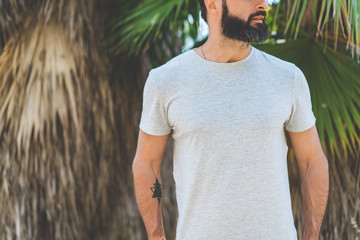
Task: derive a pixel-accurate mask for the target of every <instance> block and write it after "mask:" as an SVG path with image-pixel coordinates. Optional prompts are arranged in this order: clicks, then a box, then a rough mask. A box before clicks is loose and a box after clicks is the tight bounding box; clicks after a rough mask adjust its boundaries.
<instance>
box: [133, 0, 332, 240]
mask: <svg viewBox="0 0 360 240" xmlns="http://www.w3.org/2000/svg"><path fill="white" fill-rule="evenodd" d="M200 4H201V5H202V16H203V18H204V19H205V20H206V21H207V23H208V25H209V29H210V32H209V37H208V40H207V41H206V43H205V44H204V45H203V46H201V47H200V48H197V49H195V50H189V51H187V52H185V53H183V54H181V55H179V56H177V57H175V58H173V59H172V60H171V61H169V62H168V63H166V64H165V65H163V66H161V67H159V68H156V69H153V70H152V71H151V72H150V74H149V77H148V79H147V81H146V84H145V87H144V98H143V112H142V115H141V121H140V133H139V139H138V147H137V151H136V155H135V159H134V163H133V172H134V181H135V192H136V199H137V203H138V206H139V209H140V212H141V215H142V217H143V219H144V222H145V226H146V229H147V233H148V236H149V239H150V240H152V239H165V234H164V230H163V222H162V216H161V210H160V206H161V205H160V201H161V179H160V166H161V159H162V156H163V153H164V149H165V146H166V143H167V140H168V137H169V135H170V134H171V136H172V137H173V139H174V172H173V175H174V179H175V184H176V197H177V203H178V211H179V218H178V225H177V232H176V239H177V240H183V239H185V240H196V239H206V240H211V239H216V240H218V239H219V240H222V239H227V240H229V239H244V240H245V239H246V240H255V239H256V240H258V239H266V240H275V239H276V240H293V239H297V231H296V229H295V227H294V222H293V215H292V210H291V200H290V192H289V182H288V173H287V161H286V157H287V152H288V146H287V145H286V138H285V133H287V134H289V137H290V141H291V145H292V147H293V149H294V152H295V156H296V159H297V163H298V166H299V169H300V174H301V185H302V194H303V199H304V201H303V220H304V229H303V233H302V234H303V239H305V240H310V239H311V240H313V239H318V238H319V231H320V227H321V223H322V219H323V215H324V212H325V208H326V203H327V197H328V185H329V176H328V165H327V159H326V157H325V155H324V153H323V151H322V149H321V145H320V142H319V138H318V133H317V130H316V126H315V117H314V115H313V112H312V106H311V100H310V92H309V88H308V85H307V82H306V79H305V77H304V75H303V74H302V72H301V70H300V69H299V68H297V67H296V66H295V65H294V64H292V63H289V62H285V61H282V60H280V59H278V58H276V57H273V56H271V55H268V54H266V53H264V52H262V51H260V50H258V49H256V48H254V47H252V46H251V45H250V44H249V43H250V42H262V41H264V40H265V39H266V37H267V35H268V32H267V31H268V30H267V26H266V24H265V23H264V19H265V16H266V13H265V10H266V9H267V8H268V5H267V3H266V2H265V1H263V0H202V1H200Z"/></svg>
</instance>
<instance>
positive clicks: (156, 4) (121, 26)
mask: <svg viewBox="0 0 360 240" xmlns="http://www.w3.org/2000/svg"><path fill="white" fill-rule="evenodd" d="M199 10H200V9H199V6H198V3H197V1H194V0H143V1H141V2H140V3H139V4H138V5H137V6H136V7H134V8H130V10H129V11H128V12H126V13H124V14H119V17H118V18H117V19H114V20H113V21H112V23H111V26H110V27H111V31H112V34H111V36H110V37H109V38H108V41H107V43H108V44H109V45H110V46H111V50H113V51H114V52H116V53H120V52H127V53H130V54H131V53H135V54H138V53H140V52H141V51H142V50H147V49H149V47H150V46H151V44H153V43H154V42H156V41H159V40H161V39H163V40H165V41H166V42H167V43H168V44H171V38H172V36H177V35H179V31H180V32H181V31H183V29H184V23H185V22H189V23H190V24H189V25H188V26H190V27H191V30H190V31H191V32H192V33H193V37H194V38H195V37H196V33H197V28H198V22H199ZM189 15H191V18H189ZM189 19H192V20H191V21H190V20H189Z"/></svg>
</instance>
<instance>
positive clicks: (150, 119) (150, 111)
mask: <svg viewBox="0 0 360 240" xmlns="http://www.w3.org/2000/svg"><path fill="white" fill-rule="evenodd" d="M162 97H163V96H162V94H161V93H160V92H159V88H158V86H157V81H156V79H155V78H154V76H153V74H152V73H151V71H150V73H149V76H148V78H147V80H146V82H145V86H144V91H143V105H142V112H141V119H140V125H139V127H140V129H141V130H143V131H144V132H146V133H148V134H151V135H158V136H160V135H167V134H169V133H170V132H171V126H170V124H169V123H168V120H167V112H166V108H165V106H164V103H163V99H162Z"/></svg>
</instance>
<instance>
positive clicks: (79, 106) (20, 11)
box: [0, 0, 123, 239]
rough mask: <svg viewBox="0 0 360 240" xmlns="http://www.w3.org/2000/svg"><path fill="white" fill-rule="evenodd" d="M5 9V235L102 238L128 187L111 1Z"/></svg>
mask: <svg viewBox="0 0 360 240" xmlns="http://www.w3.org/2000/svg"><path fill="white" fill-rule="evenodd" d="M0 6H1V9H0V32H1V33H2V34H1V37H0V49H1V50H0V53H1V55H0V79H1V80H0V173H1V174H0V175H1V177H0V195H1V198H0V238H1V239H92V238H93V239H99V238H101V237H103V236H104V235H105V234H107V232H108V229H109V228H110V227H109V226H111V223H112V222H113V218H112V216H113V215H114V214H112V212H113V209H114V208H115V206H117V205H118V204H120V203H121V201H120V196H121V195H120V194H119V193H120V192H121V189H122V188H123V187H122V184H119V182H120V181H121V180H122V178H121V174H122V171H123V170H122V169H121V155H122V154H121V151H120V150H122V149H120V150H118V149H117V148H116V147H115V145H116V144H115V142H119V141H118V140H117V131H116V126H115V116H114V106H113V105H114V103H113V99H112V92H111V90H110V88H109V84H108V79H107V75H106V70H105V68H104V63H106V61H107V59H106V58H104V57H103V56H104V55H103V54H102V51H103V50H102V49H103V45H102V35H103V32H102V30H101V28H100V26H101V23H102V22H103V21H104V19H103V17H102V16H101V15H100V14H98V10H99V9H101V6H102V5H100V4H99V2H96V1H94V0H79V1H71V0H59V1H51V0H48V1H40V0H39V1H23V0H8V1H2V2H1V3H0Z"/></svg>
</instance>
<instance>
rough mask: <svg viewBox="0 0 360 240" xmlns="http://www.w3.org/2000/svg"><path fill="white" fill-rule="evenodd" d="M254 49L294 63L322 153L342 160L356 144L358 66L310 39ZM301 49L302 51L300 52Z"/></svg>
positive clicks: (359, 141)
mask: <svg viewBox="0 0 360 240" xmlns="http://www.w3.org/2000/svg"><path fill="white" fill-rule="evenodd" d="M257 47H258V48H260V49H262V50H264V51H266V52H268V53H270V54H272V55H274V56H277V57H279V58H281V59H284V60H287V61H290V62H293V63H295V64H296V65H297V66H298V67H299V68H300V69H301V70H302V71H303V72H304V74H305V76H306V78H307V80H308V83H309V88H310V92H311V99H312V104H313V105H312V106H313V111H314V114H315V117H316V119H317V122H316V125H317V129H318V131H319V137H320V140H321V142H322V144H323V148H324V151H325V152H330V153H331V154H332V155H335V154H336V155H337V156H339V157H340V156H341V155H342V154H341V153H344V155H345V157H346V156H347V154H348V153H354V152H353V150H354V149H355V148H356V144H360V138H359V135H358V132H357V131H359V129H360V78H359V76H360V66H359V65H357V64H355V63H354V62H353V61H351V59H349V57H348V56H347V55H346V54H341V53H339V52H337V53H335V51H334V50H332V49H329V48H328V49H327V51H326V52H324V51H323V49H324V47H325V46H324V44H323V43H321V42H320V41H317V42H315V41H313V40H311V39H298V40H292V41H288V42H286V43H284V44H277V45H270V44H268V45H258V46H257ZM304 49H306V50H305V51H304Z"/></svg>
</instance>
